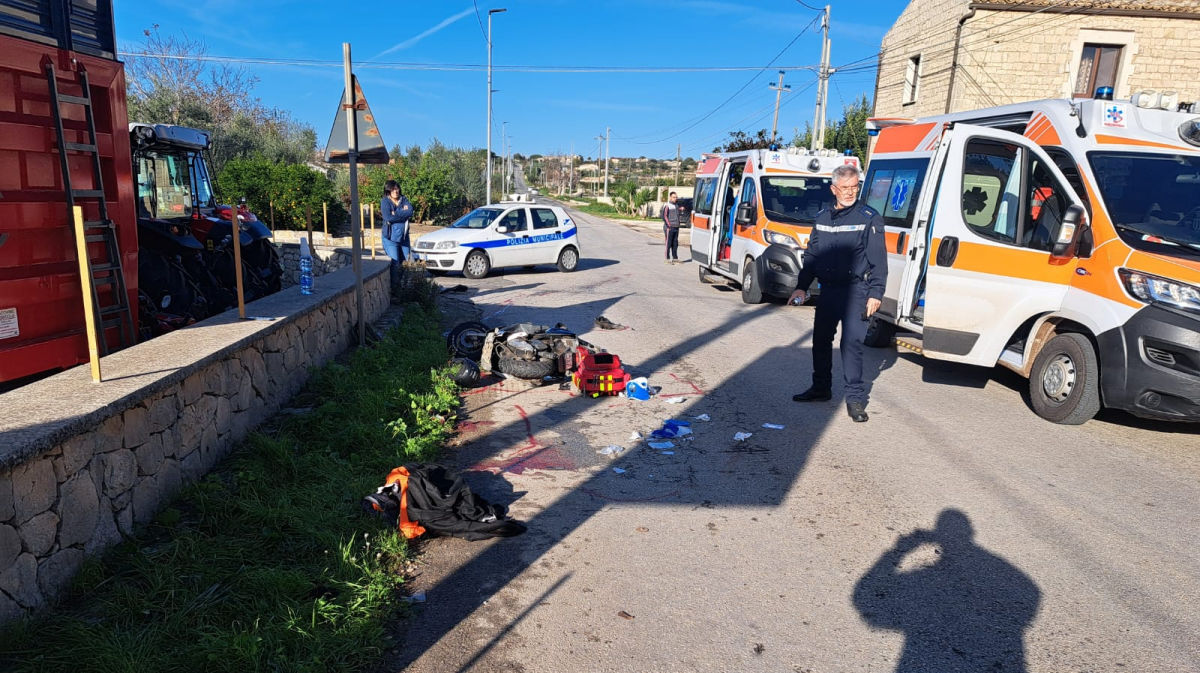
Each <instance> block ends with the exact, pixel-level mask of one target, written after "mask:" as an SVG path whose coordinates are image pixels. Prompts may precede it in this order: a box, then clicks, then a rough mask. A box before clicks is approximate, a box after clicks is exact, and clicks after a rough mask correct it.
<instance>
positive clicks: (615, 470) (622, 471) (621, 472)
mask: <svg viewBox="0 0 1200 673" xmlns="http://www.w3.org/2000/svg"><path fill="white" fill-rule="evenodd" d="M613 472H616V473H617V474H625V470H623V469H621V468H619V467H614V468H613Z"/></svg>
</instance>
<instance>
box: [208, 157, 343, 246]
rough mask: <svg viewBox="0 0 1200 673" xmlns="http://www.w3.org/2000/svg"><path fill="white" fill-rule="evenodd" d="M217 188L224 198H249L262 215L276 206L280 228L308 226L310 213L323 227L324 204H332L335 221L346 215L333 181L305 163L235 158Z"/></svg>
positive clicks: (276, 223)
mask: <svg viewBox="0 0 1200 673" xmlns="http://www.w3.org/2000/svg"><path fill="white" fill-rule="evenodd" d="M217 189H218V192H219V193H220V195H221V198H222V200H224V201H228V202H235V201H236V200H237V199H239V198H241V197H243V196H244V197H246V204H247V205H248V206H249V207H250V209H251V210H252V211H254V212H255V213H259V214H260V215H261V214H265V213H267V212H269V211H270V209H272V208H273V209H274V213H275V226H276V227H278V228H290V229H304V228H305V226H306V225H307V218H308V216H311V217H312V218H313V225H314V226H315V227H320V226H321V215H322V204H325V205H326V206H328V208H329V218H330V221H331V222H332V223H334V224H340V223H341V222H343V221H344V219H345V216H346V210H345V208H344V206H343V204H342V200H341V199H340V198H339V197H338V196H337V193H336V192H335V191H334V186H333V183H332V182H331V181H330V180H329V178H327V177H326V176H325V175H324V174H322V173H319V172H317V171H314V170H313V169H311V168H309V167H308V166H307V165H305V164H289V163H282V162H277V161H271V160H269V159H267V158H266V157H262V156H256V157H250V158H246V159H231V160H230V161H229V162H228V163H226V165H225V169H224V170H223V171H221V173H220V175H219V176H218V177H217ZM261 219H266V218H265V217H263V218H261Z"/></svg>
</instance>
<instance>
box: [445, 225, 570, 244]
mask: <svg viewBox="0 0 1200 673" xmlns="http://www.w3.org/2000/svg"><path fill="white" fill-rule="evenodd" d="M578 231H579V229H578V228H577V227H571V228H570V229H568V230H566V231H565V232H557V231H556V232H554V233H553V234H542V235H541V236H521V237H516V236H514V237H512V238H502V239H500V240H497V241H480V242H478V243H466V244H464V246H465V247H471V248H506V247H508V246H510V245H529V244H532V243H548V242H550V241H558V240H562V239H567V238H572V237H573V236H575V234H576V233H577V232H578Z"/></svg>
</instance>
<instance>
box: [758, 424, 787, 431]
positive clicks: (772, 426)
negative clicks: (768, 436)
mask: <svg viewBox="0 0 1200 673" xmlns="http://www.w3.org/2000/svg"><path fill="white" fill-rule="evenodd" d="M763 427H764V428H766V429H768V430H782V429H783V426H782V425H780V424H778V423H763Z"/></svg>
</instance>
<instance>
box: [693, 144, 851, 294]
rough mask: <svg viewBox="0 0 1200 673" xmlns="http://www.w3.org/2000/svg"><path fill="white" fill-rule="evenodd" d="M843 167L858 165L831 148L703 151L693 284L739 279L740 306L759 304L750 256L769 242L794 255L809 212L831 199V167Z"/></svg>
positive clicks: (812, 215)
mask: <svg viewBox="0 0 1200 673" xmlns="http://www.w3.org/2000/svg"><path fill="white" fill-rule="evenodd" d="M843 165H851V166H854V167H856V168H857V167H859V162H858V159H857V158H856V157H853V156H843V155H840V154H838V153H837V152H836V151H834V150H815V151H814V150H803V149H800V148H797V147H789V148H786V149H756V150H745V151H742V152H728V153H720V154H705V155H704V156H703V158H702V160H701V161H700V163H699V165H698V166H697V167H696V188H695V197H694V199H693V204H692V243H691V247H692V260H693V261H694V262H696V265H697V266H698V267H699V268H700V281H701V282H708V276H709V274H716V275H718V276H724V277H725V278H728V279H730V280H733V281H735V282H738V283H740V284H741V288H742V300H743V301H745V302H746V303H747V304H757V303H759V302H761V301H762V300H763V295H764V291H763V288H764V284H763V283H762V282H761V279H760V278H759V274H758V271H757V269H756V265H755V264H754V261H755V260H756V259H758V257H759V256H760V255H761V254H762V252H763V250H765V249H766V248H767V246H768V245H771V244H775V245H782V246H785V247H787V248H788V249H790V250H791V251H792V253H793V255H794V257H795V259H796V260H799V257H800V250H801V249H802V248H803V247H804V246H806V245H807V244H808V236H809V234H810V233H811V232H812V226H813V221H814V220H815V219H816V217H817V213H819V212H821V210H822V209H824V208H825V207H827V206H830V205H832V204H833V192H831V191H830V190H829V186H830V185H831V184H832V178H831V177H830V176H831V174H832V173H833V169H835V168H837V167H838V166H843ZM735 204H736V205H735ZM790 292H791V288H788V289H787V292H785V293H783V296H787V294H788V293H790Z"/></svg>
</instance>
